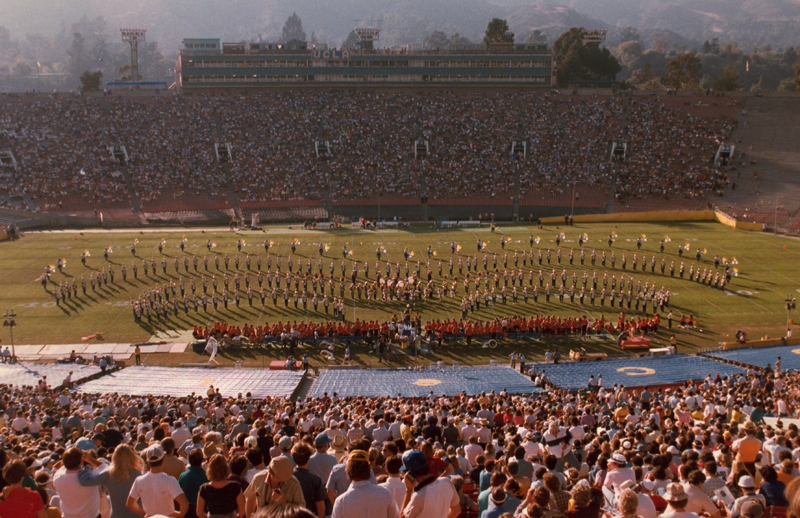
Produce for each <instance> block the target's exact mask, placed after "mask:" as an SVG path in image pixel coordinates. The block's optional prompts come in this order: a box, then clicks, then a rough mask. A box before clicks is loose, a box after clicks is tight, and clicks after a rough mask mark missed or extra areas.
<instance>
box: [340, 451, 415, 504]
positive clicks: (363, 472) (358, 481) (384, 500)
mask: <svg viewBox="0 0 800 518" xmlns="http://www.w3.org/2000/svg"><path fill="white" fill-rule="evenodd" d="M415 451H417V452H418V453H422V452H419V450H415ZM423 457H424V454H423ZM345 469H346V472H347V477H348V478H349V479H350V481H351V483H350V487H349V488H348V489H347V491H345V492H344V493H342V494H341V495H340V496H339V497H338V498H336V502H334V504H333V513H332V514H331V516H332V517H333V518H350V517H353V516H364V517H367V516H369V517H370V518H397V517H398V516H399V515H400V510H399V509H398V508H397V504H396V503H395V501H394V496H393V495H392V493H391V492H390V491H389V490H388V489H386V488H385V487H381V486H378V485H375V484H371V483H370V478H371V477H372V469H370V466H369V454H368V453H367V452H365V451H363V450H353V451H351V452H350V455H349V456H348V459H347V466H346V468H345Z"/></svg>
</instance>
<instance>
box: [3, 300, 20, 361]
mask: <svg viewBox="0 0 800 518" xmlns="http://www.w3.org/2000/svg"><path fill="white" fill-rule="evenodd" d="M3 316H4V317H5V320H4V321H3V327H7V328H8V330H9V332H10V333H11V363H15V362H16V361H17V350H16V348H15V347H14V328H15V327H16V325H17V322H16V320H14V319H15V318H16V317H17V314H16V313H14V310H13V309H6V313H5V315H3Z"/></svg>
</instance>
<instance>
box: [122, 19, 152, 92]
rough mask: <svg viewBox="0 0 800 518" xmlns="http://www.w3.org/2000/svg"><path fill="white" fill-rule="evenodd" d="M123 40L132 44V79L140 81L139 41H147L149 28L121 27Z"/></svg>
mask: <svg viewBox="0 0 800 518" xmlns="http://www.w3.org/2000/svg"><path fill="white" fill-rule="evenodd" d="M119 32H120V33H122V41H125V42H127V43H129V44H130V46H131V81H138V80H139V79H140V78H139V43H144V42H145V33H146V32H147V29H120V30H119Z"/></svg>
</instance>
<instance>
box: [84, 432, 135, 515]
mask: <svg viewBox="0 0 800 518" xmlns="http://www.w3.org/2000/svg"><path fill="white" fill-rule="evenodd" d="M83 461H84V462H85V463H86V464H88V465H90V466H91V467H92V468H93V469H91V470H88V469H87V470H83V471H81V472H80V473H79V475H78V480H79V482H80V484H81V485H82V486H103V487H104V488H105V489H106V491H108V496H109V499H110V500H111V518H141V516H139V515H138V514H136V513H134V512H133V511H131V510H130V509H128V507H127V506H126V505H125V502H126V501H127V499H128V494H129V493H130V492H131V486H132V485H133V481H134V480H136V477H139V476H141V475H142V473H143V472H144V461H142V458H141V457H140V456H139V455H137V454H136V451H135V450H134V449H133V448H131V447H130V446H128V445H127V444H120V445H119V446H117V448H116V449H115V450H114V453H113V454H112V455H111V464H101V463H100V462H98V461H97V459H95V458H94V457H92V456H91V455H89V454H88V453H84V454H83Z"/></svg>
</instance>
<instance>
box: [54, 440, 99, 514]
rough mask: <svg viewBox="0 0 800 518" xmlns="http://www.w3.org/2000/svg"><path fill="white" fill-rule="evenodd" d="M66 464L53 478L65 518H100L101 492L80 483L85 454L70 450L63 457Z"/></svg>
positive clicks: (77, 450)
mask: <svg viewBox="0 0 800 518" xmlns="http://www.w3.org/2000/svg"><path fill="white" fill-rule="evenodd" d="M61 462H62V463H63V464H64V465H63V467H62V468H61V469H59V470H58V471H56V474H55V475H54V476H53V487H54V488H55V490H56V491H57V492H58V497H59V499H60V500H61V513H62V514H63V516H64V518H97V517H98V516H100V492H99V491H98V489H97V487H84V486H81V484H80V482H79V481H78V472H79V471H80V469H81V468H82V467H83V452H82V451H81V450H80V449H79V448H70V449H69V450H67V451H66V452H64V455H63V456H62V457H61Z"/></svg>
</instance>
